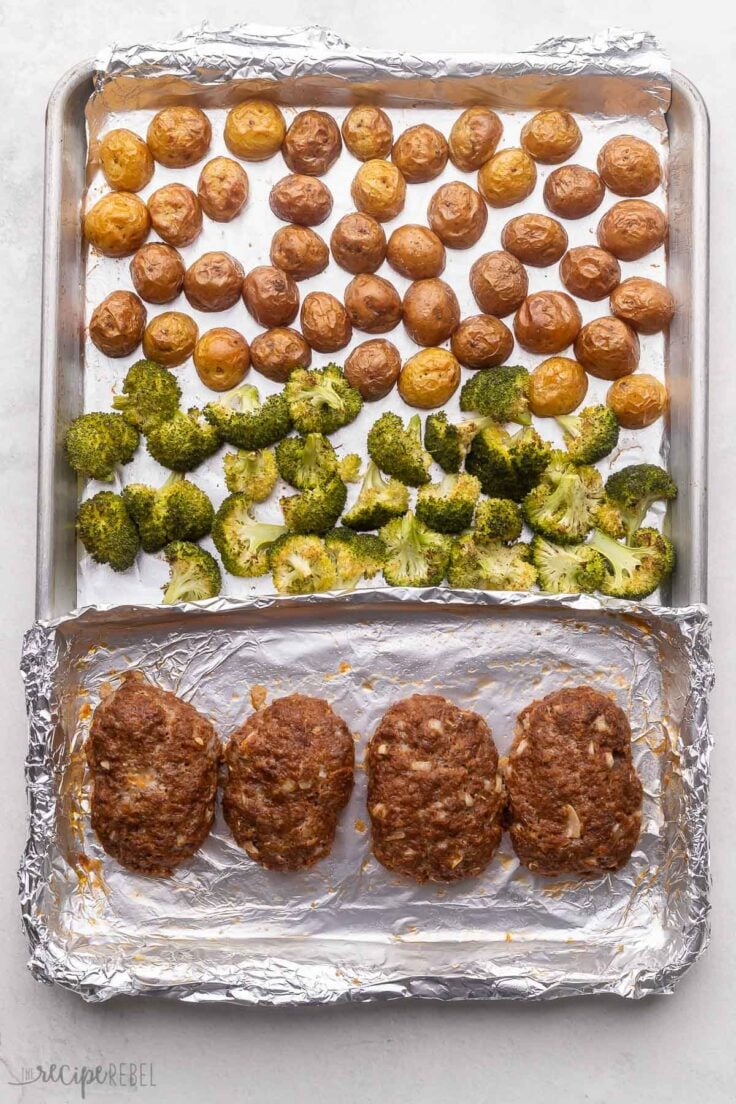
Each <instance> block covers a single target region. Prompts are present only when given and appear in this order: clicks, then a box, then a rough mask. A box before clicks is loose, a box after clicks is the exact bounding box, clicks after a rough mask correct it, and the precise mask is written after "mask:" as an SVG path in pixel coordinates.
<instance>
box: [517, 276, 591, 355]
mask: <svg viewBox="0 0 736 1104" xmlns="http://www.w3.org/2000/svg"><path fill="white" fill-rule="evenodd" d="M581 324H582V318H581V316H580V311H579V310H578V307H577V304H576V303H575V301H574V299H571V298H570V296H569V295H565V293H564V291H537V292H535V293H534V294H533V295H528V296H527V297H526V299H525V300H524V302H523V303H522V304H521V306H520V307H519V309H518V311H517V312H516V317H515V318H514V333H515V334H516V340H517V341H518V342H519V344H520V345H521V346H522V348H524V349H527V350H528V351H529V352H530V353H542V354H545V355H550V354H551V353H561V352H562V350H563V349H566V348H567V346H568V345H572V343H573V341H574V340H575V338H576V337H577V335H578V333H579V332H580V326H581ZM575 355H576V356H577V350H576V354H575ZM579 359H580V357H578V360H579Z"/></svg>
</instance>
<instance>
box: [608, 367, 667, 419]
mask: <svg viewBox="0 0 736 1104" xmlns="http://www.w3.org/2000/svg"><path fill="white" fill-rule="evenodd" d="M606 404H607V405H608V406H610V408H611V410H612V411H613V413H614V414H615V415H616V418H617V419H618V422H619V425H622V426H623V427H624V429H645V428H646V427H647V426H650V425H652V423H653V422H656V421H657V418H661V417H662V415H663V414H664V412H665V410H666V409H667V388H666V387H665V386H664V384H663V383H660V381H659V380H658V379H656V378H655V377H654V376H650V375H647V374H646V373H645V372H635V373H634V375H633V376H622V378H621V379H617V380H616V381H615V383H612V384H611V386H610V387H609V388H608V394H607V395H606Z"/></svg>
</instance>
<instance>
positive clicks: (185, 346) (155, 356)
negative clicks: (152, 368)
mask: <svg viewBox="0 0 736 1104" xmlns="http://www.w3.org/2000/svg"><path fill="white" fill-rule="evenodd" d="M198 337H199V327H198V325H197V323H196V322H195V321H194V319H193V318H190V317H189V315H188V314H182V313H181V312H180V311H165V312H164V313H163V314H159V315H157V317H156V318H152V319H151V321H150V322H149V323H148V325H147V326H146V330H145V333H144V334H143V352H144V353H145V355H146V357H147V358H148V360H155V361H156V363H157V364H163V366H164V367H165V368H176V367H178V365H180V364H183V363H184V361H185V360H188V359H189V357H190V356H191V355H192V353H193V352H194V346H195V345H196V344H197V338H198Z"/></svg>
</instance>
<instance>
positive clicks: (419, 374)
mask: <svg viewBox="0 0 736 1104" xmlns="http://www.w3.org/2000/svg"><path fill="white" fill-rule="evenodd" d="M459 383H460V365H459V364H458V362H457V360H456V359H455V357H454V356H453V355H452V353H451V352H450V351H449V350H448V349H432V348H430V349H422V350H421V351H420V352H418V353H415V354H414V356H413V357H409V359H408V360H407V362H406V364H405V365H404V367H403V368H402V369H401V374H400V375H399V394H400V395H401V397H402V399H403V400H404V402H405V403H408V404H409V406H418V407H419V408H420V410H432V409H434V407H437V406H444V405H445V403H446V402H448V400H449V399H451V398H452V396H453V395H454V394H455V392H456V391H457V388H458V384H459Z"/></svg>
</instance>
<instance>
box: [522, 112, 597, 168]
mask: <svg viewBox="0 0 736 1104" xmlns="http://www.w3.org/2000/svg"><path fill="white" fill-rule="evenodd" d="M582 140H583V136H582V134H581V133H580V127H579V126H578V124H577V123H576V122H575V120H574V118H573V117H572V115H571V114H570V112H569V111H538V112H537V114H536V115H534V116H533V118H531V119H530V120H529V121H528V122H527V123H524V126H523V127H522V128H521V144H522V146H523V147H524V149H525V150H526V152H527V153H528V154H529V156H530V157H533V158H534V160H535V161H541V162H542V164H544V165H559V164H560V162H561V161H567V159H568V157H572V155H573V154H574V153H575V150H576V149H578V147H579V146H580V143H581V142H582Z"/></svg>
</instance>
